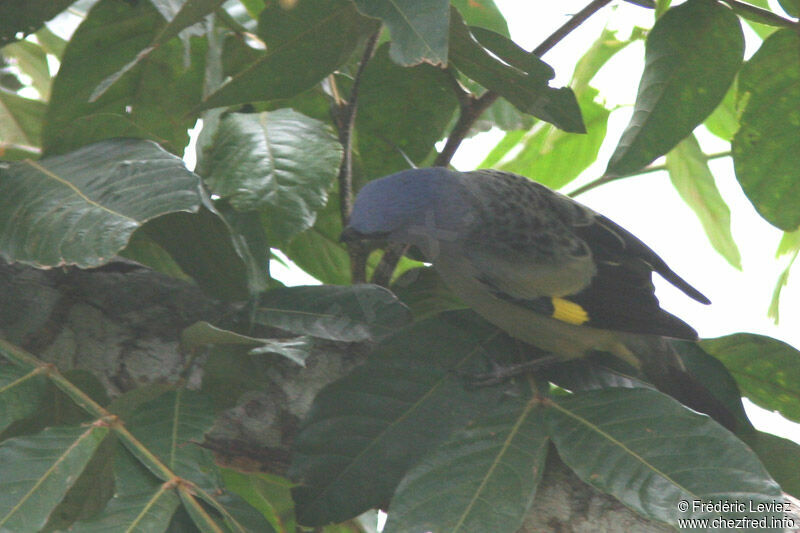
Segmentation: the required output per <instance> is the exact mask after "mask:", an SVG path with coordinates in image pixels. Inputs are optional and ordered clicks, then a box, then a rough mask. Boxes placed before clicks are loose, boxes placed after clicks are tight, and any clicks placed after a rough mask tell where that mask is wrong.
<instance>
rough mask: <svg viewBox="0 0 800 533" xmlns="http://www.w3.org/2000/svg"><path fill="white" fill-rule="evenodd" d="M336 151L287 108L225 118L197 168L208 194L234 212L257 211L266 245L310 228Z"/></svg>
mask: <svg viewBox="0 0 800 533" xmlns="http://www.w3.org/2000/svg"><path fill="white" fill-rule="evenodd" d="M341 157H342V148H341V145H340V144H339V142H338V141H337V139H336V137H335V136H334V135H333V132H332V131H331V130H330V128H329V127H328V126H326V125H325V124H323V123H322V122H320V121H318V120H316V119H312V118H308V117H306V116H304V115H301V114H300V113H297V112H296V111H294V110H291V109H280V110H277V111H271V112H267V113H259V114H241V113H236V114H231V115H227V116H226V117H224V118H223V119H222V120H221V121H220V124H219V126H218V127H217V130H216V133H215V137H214V141H213V142H212V143H211V145H210V146H209V147H208V148H207V149H206V151H205V152H204V154H203V157H202V159H201V161H200V163H199V165H198V173H199V174H200V175H202V176H203V177H204V178H205V180H206V182H207V183H208V185H209V187H210V188H211V190H212V191H213V192H214V193H215V194H217V195H219V196H220V198H222V199H225V200H227V201H228V202H230V204H231V205H232V206H233V207H234V209H236V210H238V211H243V212H244V211H260V212H261V217H262V220H263V223H264V227H265V229H266V230H267V238H268V240H269V241H270V242H272V243H279V242H286V240H287V239H289V238H291V237H292V236H293V235H294V234H296V233H298V232H300V231H303V230H305V229H307V228H309V227H311V226H313V224H314V220H315V218H316V212H317V211H318V210H319V209H321V208H322V206H324V205H325V202H326V200H327V194H328V190H329V189H330V187H331V183H332V181H333V179H334V178H335V177H336V175H337V173H338V170H339V162H340V160H341Z"/></svg>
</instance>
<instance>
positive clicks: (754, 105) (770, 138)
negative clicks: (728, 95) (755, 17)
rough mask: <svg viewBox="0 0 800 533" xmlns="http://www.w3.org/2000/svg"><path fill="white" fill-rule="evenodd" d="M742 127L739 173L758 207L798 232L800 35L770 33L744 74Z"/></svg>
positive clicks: (737, 141)
mask: <svg viewBox="0 0 800 533" xmlns="http://www.w3.org/2000/svg"><path fill="white" fill-rule="evenodd" d="M739 94H740V95H741V96H740V103H741V104H743V105H744V111H743V113H742V115H741V119H740V122H741V127H740V128H739V131H738V132H737V133H736V136H735V137H734V138H733V163H734V169H735V170H736V178H737V179H738V180H739V183H740V184H741V186H742V189H743V190H744V193H745V194H746V195H747V198H748V199H749V200H750V201H751V202H752V203H753V206H754V207H755V208H756V211H758V212H759V214H760V215H761V216H762V217H764V218H765V219H766V220H767V221H768V222H769V223H771V224H774V225H775V226H777V227H779V228H781V229H783V230H785V231H793V230H795V229H797V227H798V225H800V201H799V200H800V114H798V113H799V112H798V109H800V36H799V35H798V34H797V33H796V32H794V31H792V30H790V29H784V30H780V31H778V32H776V33H774V34H773V35H772V36H770V37H769V38H768V39H767V40H766V41H764V43H763V44H762V45H761V48H759V50H758V52H756V54H755V55H754V56H753V57H752V58H751V59H750V61H748V62H747V64H746V65H745V66H744V68H743V69H742V73H741V75H740V76H739Z"/></svg>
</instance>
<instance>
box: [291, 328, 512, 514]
mask: <svg viewBox="0 0 800 533" xmlns="http://www.w3.org/2000/svg"><path fill="white" fill-rule="evenodd" d="M498 336H499V333H498V332H497V330H496V329H495V328H493V327H491V326H489V325H488V324H487V323H486V322H484V321H483V320H481V319H478V318H477V317H475V315H474V314H473V313H471V312H467V313H450V314H442V315H439V316H438V317H436V318H434V319H432V320H427V321H424V322H420V323H417V324H415V325H413V326H412V327H411V328H409V329H407V330H403V331H402V332H400V333H398V334H397V335H394V336H392V337H390V338H388V339H387V340H385V341H384V342H383V343H382V344H380V345H379V346H378V347H377V349H376V350H375V351H374V352H373V353H372V354H371V356H370V358H369V359H368V361H367V362H366V363H365V364H364V365H362V366H359V367H357V368H356V369H355V370H354V371H353V372H352V373H351V374H349V375H348V376H346V377H344V378H342V379H340V380H338V381H336V382H334V383H333V384H331V385H329V386H327V387H326V388H325V389H323V390H322V391H321V392H320V393H319V394H318V395H317V397H316V398H315V400H314V404H313V406H312V408H311V410H310V412H309V414H308V417H307V419H306V420H305V421H304V422H303V424H302V426H301V428H300V432H299V434H298V435H297V437H296V439H295V442H294V450H293V460H292V466H291V469H290V476H291V477H292V478H293V479H294V480H296V481H298V482H299V483H300V484H299V485H298V486H297V487H296V488H295V489H294V490H293V495H294V500H295V504H296V506H297V519H298V522H299V523H301V524H307V525H322V524H327V523H331V522H341V521H343V520H346V519H348V518H351V517H354V516H356V515H358V514H360V513H361V512H363V511H365V510H367V509H369V508H371V507H374V506H376V505H379V504H381V503H383V502H385V501H386V500H387V499H388V498H389V497H391V495H392V493H393V491H394V488H395V486H396V485H397V483H398V482H399V481H400V479H401V478H402V477H403V476H404V475H405V473H406V471H407V470H408V469H409V468H410V467H411V466H412V465H413V464H414V463H415V462H417V461H418V460H419V459H420V458H421V457H422V455H423V454H424V453H426V452H427V451H430V450H431V449H432V448H433V447H434V446H435V445H436V444H438V443H439V442H441V441H442V440H443V439H444V438H446V437H447V435H448V434H449V433H450V431H451V430H453V429H455V428H458V427H462V426H463V425H464V423H465V422H466V421H467V420H469V419H470V418H471V417H473V416H475V414H477V413H478V412H479V410H480V409H481V408H485V407H486V406H487V405H492V404H493V403H494V402H495V401H496V399H497V398H498V395H499V394H502V392H501V391H499V390H498V388H491V387H482V388H477V389H475V388H472V389H470V388H467V387H465V386H464V384H463V382H462V379H461V378H460V377H459V376H458V375H457V374H458V373H460V372H466V373H471V372H472V373H474V372H477V371H479V369H481V368H482V367H483V365H482V354H483V353H485V352H484V351H486V352H488V353H489V354H490V355H495V356H498V357H499V356H503V355H504V354H508V353H511V351H513V349H514V344H513V342H512V341H510V339H508V338H507V337H501V338H499V339H498V338H497V337H498ZM483 368H485V367H483ZM376 469H377V470H378V471H380V473H381V474H380V475H379V476H375V475H372V473H374V472H375V471H376Z"/></svg>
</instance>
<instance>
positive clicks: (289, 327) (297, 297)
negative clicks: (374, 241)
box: [255, 285, 411, 342]
mask: <svg viewBox="0 0 800 533" xmlns="http://www.w3.org/2000/svg"><path fill="white" fill-rule="evenodd" d="M255 321H256V322H258V323H259V324H264V325H268V326H273V327H277V328H281V329H284V330H286V331H290V332H292V333H295V334H298V335H311V336H312V337H319V338H323V339H331V340H338V341H345V342H355V341H364V340H368V339H379V338H381V337H385V336H386V335H388V334H390V333H393V332H394V331H396V330H397V329H399V328H401V327H403V326H405V325H406V324H408V323H409V322H410V321H411V313H409V311H408V308H407V307H406V306H405V305H403V304H402V303H401V302H400V301H399V300H397V298H396V297H395V296H394V295H393V294H392V293H391V292H389V291H388V290H386V289H384V288H382V287H378V286H377V285H352V286H348V287H338V286H320V285H309V286H300V287H281V288H277V289H272V290H271V291H269V292H267V293H265V294H264V295H263V296H262V297H261V299H260V301H259V304H258V308H257V309H256V315H255Z"/></svg>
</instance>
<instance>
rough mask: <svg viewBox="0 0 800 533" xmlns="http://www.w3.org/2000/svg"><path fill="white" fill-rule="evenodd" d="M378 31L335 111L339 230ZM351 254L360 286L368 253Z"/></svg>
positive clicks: (352, 248) (356, 248) (355, 246)
mask: <svg viewBox="0 0 800 533" xmlns="http://www.w3.org/2000/svg"><path fill="white" fill-rule="evenodd" d="M379 36H380V29H378V30H377V31H375V33H373V34H372V35H371V36H370V38H369V39H368V40H367V44H366V45H365V46H364V53H363V55H362V56H361V62H360V63H359V64H358V70H357V71H356V74H355V78H354V79H353V87H352V89H351V90H350V97H349V98H348V99H347V102H345V103H344V105H340V106H338V107H337V108H335V113H334V115H335V116H334V118H335V122H336V125H337V129H338V130H339V142H340V143H341V144H342V149H343V150H344V154H343V156H342V163H341V165H340V166H339V176H338V178H337V179H338V182H339V210H340V214H341V219H342V227H344V226H346V225H347V221H348V220H349V219H350V212H351V211H352V210H353V128H354V127H355V123H356V110H357V109H358V89H359V87H360V85H361V78H362V75H363V74H364V69H365V68H366V66H367V63H369V60H370V59H371V58H372V55H373V54H374V53H375V47H376V46H377V44H378V37H379ZM348 251H349V253H350V277H351V279H352V282H353V283H363V282H364V281H366V276H367V273H366V271H367V251H366V250H365V249H364V247H363V246H362V245H361V244H360V243H357V242H353V243H351V244H350V245H349V246H348Z"/></svg>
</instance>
